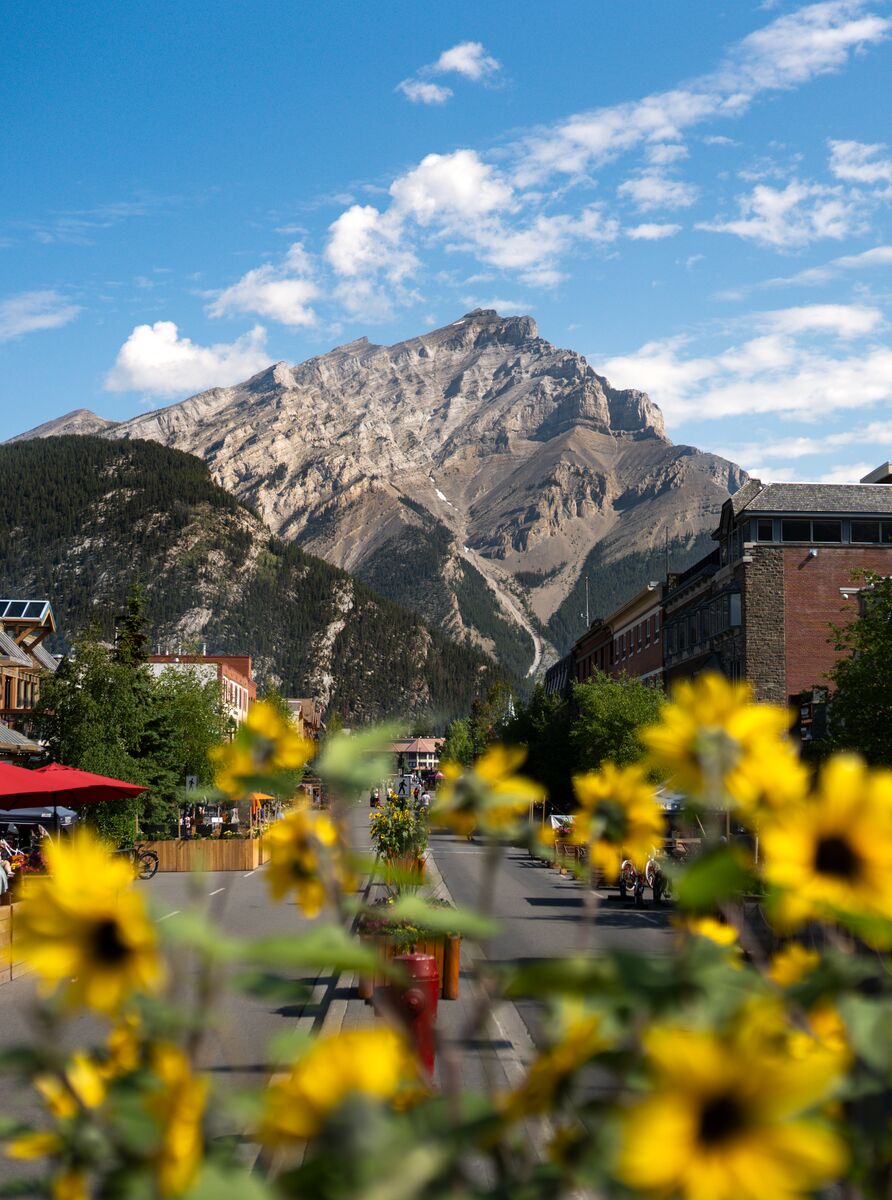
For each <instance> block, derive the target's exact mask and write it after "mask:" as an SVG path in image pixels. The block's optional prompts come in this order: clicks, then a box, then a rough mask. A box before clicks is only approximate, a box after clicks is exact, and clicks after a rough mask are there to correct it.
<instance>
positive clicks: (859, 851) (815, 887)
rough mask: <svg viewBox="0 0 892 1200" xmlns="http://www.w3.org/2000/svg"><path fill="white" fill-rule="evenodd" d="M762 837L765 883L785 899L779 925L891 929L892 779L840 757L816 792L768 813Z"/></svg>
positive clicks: (852, 758) (891, 774)
mask: <svg viewBox="0 0 892 1200" xmlns="http://www.w3.org/2000/svg"><path fill="white" fill-rule="evenodd" d="M760 833H761V840H760V849H761V856H762V860H763V873H764V876H765V878H766V880H767V881H768V882H769V883H771V884H774V886H775V887H777V888H778V889H780V891H781V900H780V903H779V908H778V919H779V921H780V923H781V924H784V925H788V926H795V925H797V924H800V923H801V922H802V921H805V920H808V919H810V918H812V917H824V918H828V917H829V918H831V919H832V918H833V917H835V916H840V917H843V918H844V917H845V916H850V917H855V918H857V917H879V918H882V919H883V920H885V921H892V874H890V871H889V863H890V862H892V772H890V771H871V770H870V769H869V768H868V767H867V766H865V764H864V763H863V762H862V761H861V759H859V758H857V757H856V756H854V755H850V754H840V755H835V756H834V757H833V758H831V759H830V760H829V761H828V762H827V764H826V766H825V767H824V769H823V771H822V772H821V776H820V780H819V785H818V790H817V792H816V793H815V794H814V795H813V796H812V797H810V799H809V800H808V801H807V802H805V803H803V804H799V805H795V806H793V807H792V808H790V809H787V810H784V811H778V812H776V813H773V814H771V815H769V814H768V813H767V812H766V813H765V814H764V815H763V822H762V825H761V830H760ZM865 936H868V934H866V933H865Z"/></svg>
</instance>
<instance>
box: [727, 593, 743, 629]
mask: <svg viewBox="0 0 892 1200" xmlns="http://www.w3.org/2000/svg"><path fill="white" fill-rule="evenodd" d="M728 602H729V611H728V618H729V619H728V624H729V625H730V626H731V628H732V629H737V628H739V626H740V623H741V614H740V592H732V593H731V595H730V596H729V597H728Z"/></svg>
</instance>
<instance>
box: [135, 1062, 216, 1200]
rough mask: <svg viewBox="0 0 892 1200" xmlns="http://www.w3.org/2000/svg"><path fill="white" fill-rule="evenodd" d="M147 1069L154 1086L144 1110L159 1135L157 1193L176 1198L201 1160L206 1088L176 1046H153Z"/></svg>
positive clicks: (185, 1187)
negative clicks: (148, 1112)
mask: <svg viewBox="0 0 892 1200" xmlns="http://www.w3.org/2000/svg"><path fill="white" fill-rule="evenodd" d="M150 1066H151V1069H152V1072H153V1074H154V1076H155V1079H156V1081H157V1084H156V1087H155V1088H154V1090H153V1091H152V1093H151V1094H150V1096H149V1097H148V1099H147V1107H148V1109H149V1111H150V1112H151V1114H152V1116H153V1117H154V1118H155V1120H156V1122H157V1123H158V1126H159V1128H160V1131H161V1139H160V1143H159V1146H158V1150H157V1153H156V1156H155V1169H156V1172H157V1178H158V1189H159V1191H160V1193H161V1195H162V1196H179V1195H181V1194H182V1193H183V1192H185V1191H186V1189H187V1188H188V1187H189V1185H190V1184H191V1183H192V1180H193V1179H194V1178H195V1176H196V1174H197V1172H198V1168H199V1166H200V1165H201V1161H202V1158H203V1156H204V1134H203V1129H202V1124H203V1119H204V1110H205V1105H206V1103H207V1094H208V1084H207V1080H206V1079H202V1078H201V1077H199V1076H196V1075H193V1073H192V1068H191V1065H190V1063H189V1059H188V1057H187V1055H186V1054H185V1052H184V1051H183V1050H181V1049H180V1048H179V1046H174V1045H172V1044H169V1043H160V1044H158V1045H156V1046H155V1047H154V1048H153V1052H152V1056H151V1060H150Z"/></svg>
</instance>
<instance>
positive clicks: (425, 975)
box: [387, 954, 440, 1075]
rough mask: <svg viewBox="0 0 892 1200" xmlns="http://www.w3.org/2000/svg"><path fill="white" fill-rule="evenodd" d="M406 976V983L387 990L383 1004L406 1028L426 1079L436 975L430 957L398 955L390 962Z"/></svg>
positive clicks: (434, 1016)
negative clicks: (386, 1001)
mask: <svg viewBox="0 0 892 1200" xmlns="http://www.w3.org/2000/svg"><path fill="white" fill-rule="evenodd" d="M393 961H394V962H395V963H398V964H399V965H400V966H401V967H402V968H403V970H404V971H405V972H406V974H407V975H408V976H409V983H408V984H405V985H401V986H400V985H394V986H392V987H389V988H387V1000H388V1003H389V1005H390V1006H391V1007H392V1008H393V1009H394V1010H395V1012H396V1014H397V1015H398V1017H399V1018H400V1019H401V1020H402V1022H403V1023H404V1025H405V1027H406V1032H407V1033H408V1034H409V1037H410V1038H411V1040H412V1042H413V1044H414V1046H415V1050H416V1052H417V1054H418V1058H419V1060H420V1061H421V1065H422V1066H423V1067H424V1069H425V1071H427V1073H428V1074H429V1075H430V1074H432V1073H433V1069H434V1057H435V1043H434V1031H435V1028H436V1024H437V1000H438V999H439V997H440V975H439V972H438V971H437V960H436V959H435V958H434V956H433V955H432V954H402V955H400V956H399V958H395V959H394V960H393Z"/></svg>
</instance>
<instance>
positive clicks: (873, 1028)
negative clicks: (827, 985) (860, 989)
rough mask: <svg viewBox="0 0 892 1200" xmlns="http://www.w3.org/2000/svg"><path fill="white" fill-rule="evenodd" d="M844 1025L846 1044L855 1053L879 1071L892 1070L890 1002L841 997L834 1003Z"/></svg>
mask: <svg viewBox="0 0 892 1200" xmlns="http://www.w3.org/2000/svg"><path fill="white" fill-rule="evenodd" d="M837 1006H838V1008H839V1012H840V1015H841V1017H842V1019H843V1020H844V1021H845V1023H846V1030H847V1031H848V1035H849V1040H850V1041H851V1043H852V1046H853V1047H854V1049H855V1050H856V1052H857V1053H858V1054H859V1055H860V1057H861V1058H863V1059H864V1061H865V1062H866V1063H868V1064H869V1065H870V1066H872V1067H876V1068H877V1069H878V1070H880V1071H889V1070H890V1068H892V1022H890V1021H889V1001H888V999H883V1000H869V999H867V998H866V997H864V996H853V995H848V996H841V997H840V998H839V1000H838V1001H837Z"/></svg>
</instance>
